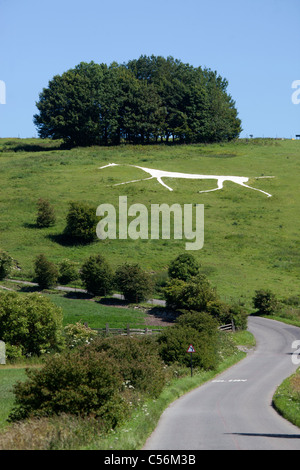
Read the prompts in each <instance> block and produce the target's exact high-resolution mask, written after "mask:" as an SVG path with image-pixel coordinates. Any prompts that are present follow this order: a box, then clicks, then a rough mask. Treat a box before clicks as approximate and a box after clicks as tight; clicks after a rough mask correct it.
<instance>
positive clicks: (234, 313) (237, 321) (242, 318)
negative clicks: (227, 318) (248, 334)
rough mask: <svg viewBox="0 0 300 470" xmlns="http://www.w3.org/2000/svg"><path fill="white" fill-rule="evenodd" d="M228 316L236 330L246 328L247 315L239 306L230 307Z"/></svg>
mask: <svg viewBox="0 0 300 470" xmlns="http://www.w3.org/2000/svg"><path fill="white" fill-rule="evenodd" d="M230 314H231V317H232V320H233V323H234V326H235V328H236V329H237V330H246V329H247V326H248V314H247V312H246V310H245V309H244V307H243V306H242V305H239V304H233V305H231V306H230Z"/></svg>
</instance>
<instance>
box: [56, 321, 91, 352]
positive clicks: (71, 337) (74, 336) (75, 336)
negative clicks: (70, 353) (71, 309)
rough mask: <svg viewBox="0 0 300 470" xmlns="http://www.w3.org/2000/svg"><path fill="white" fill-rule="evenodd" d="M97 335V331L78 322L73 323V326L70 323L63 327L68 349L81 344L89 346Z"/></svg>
mask: <svg viewBox="0 0 300 470" xmlns="http://www.w3.org/2000/svg"><path fill="white" fill-rule="evenodd" d="M97 335H98V333H97V331H95V330H92V329H91V328H88V327H87V326H85V325H82V324H81V323H79V322H77V323H75V325H73V324H72V323H70V324H69V325H66V326H65V327H64V338H65V343H66V346H67V347H68V348H69V349H73V348H75V347H78V346H82V345H83V344H90V343H91V341H93V340H94V339H95V337H96V336H97Z"/></svg>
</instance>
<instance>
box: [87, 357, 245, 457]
mask: <svg viewBox="0 0 300 470" xmlns="http://www.w3.org/2000/svg"><path fill="white" fill-rule="evenodd" d="M245 355H246V353H244V352H242V351H239V352H238V353H235V354H233V355H231V356H229V357H227V358H226V359H224V360H223V361H222V362H221V363H220V364H219V366H218V367H217V369H216V370H213V371H202V370H198V371H194V372H193V376H192V377H191V376H188V375H186V376H184V377H180V378H177V379H176V378H175V379H172V380H171V381H170V382H169V383H168V384H167V386H166V387H165V388H164V390H163V392H162V393H161V394H160V396H159V397H158V398H157V399H155V400H153V399H152V400H146V401H145V402H143V404H142V405H141V407H140V408H139V409H138V410H136V411H135V412H134V413H133V414H132V416H131V418H130V419H129V420H128V421H127V422H126V424H125V425H123V426H121V427H119V428H117V429H115V430H114V431H111V432H110V433H109V434H108V435H106V436H102V437H101V438H100V439H97V440H95V441H94V442H92V443H91V444H89V445H88V446H86V447H85V448H84V449H85V450H111V449H114V450H141V449H142V448H143V446H144V444H145V443H146V440H147V438H148V437H149V436H150V435H151V433H152V432H153V431H154V429H155V427H156V425H157V423H158V421H159V418H160V416H161V414H162V413H163V411H164V410H165V409H166V408H167V407H168V406H169V405H170V404H171V403H173V402H174V401H175V400H177V399H178V398H180V397H181V396H182V395H184V394H186V393H188V392H190V391H192V390H193V389H195V388H197V387H199V386H200V385H202V384H203V383H205V382H207V381H209V380H211V379H213V378H214V377H215V376H216V375H218V374H220V373H221V372H223V371H224V370H226V369H227V368H229V367H231V366H233V365H234V364H236V363H237V362H239V361H240V360H241V359H243V358H244V357H245ZM178 372H179V373H180V371H178ZM181 372H182V371H181ZM82 450H83V449H82Z"/></svg>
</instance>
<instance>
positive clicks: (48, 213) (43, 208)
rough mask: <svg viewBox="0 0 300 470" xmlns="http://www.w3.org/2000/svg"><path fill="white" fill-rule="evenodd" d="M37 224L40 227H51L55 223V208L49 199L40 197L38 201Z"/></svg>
mask: <svg viewBox="0 0 300 470" xmlns="http://www.w3.org/2000/svg"><path fill="white" fill-rule="evenodd" d="M37 206H38V212H37V218H36V224H37V226H38V227H39V228H44V227H51V226H52V225H54V224H55V214H54V209H53V207H52V206H51V205H50V203H49V201H48V200H47V199H42V198H40V199H39V200H38V203H37Z"/></svg>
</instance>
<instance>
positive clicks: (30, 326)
mask: <svg viewBox="0 0 300 470" xmlns="http://www.w3.org/2000/svg"><path fill="white" fill-rule="evenodd" d="M0 338H1V339H2V340H3V341H5V342H6V343H8V345H9V346H7V354H8V357H9V358H15V357H19V356H20V354H23V355H37V356H40V355H42V354H44V353H46V352H49V351H52V350H54V351H55V350H59V349H60V347H61V345H62V311H61V309H60V308H58V307H57V306H56V305H54V304H53V303H52V302H51V301H50V300H49V299H48V298H46V297H45V296H43V295H41V294H38V293H33V294H26V295H21V294H17V293H16V292H5V293H1V294H0Z"/></svg>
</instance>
